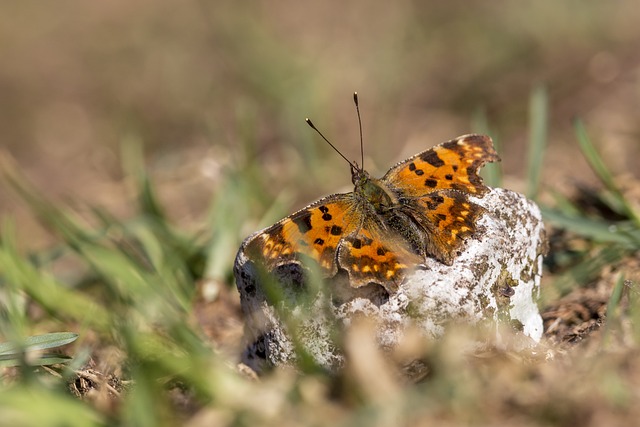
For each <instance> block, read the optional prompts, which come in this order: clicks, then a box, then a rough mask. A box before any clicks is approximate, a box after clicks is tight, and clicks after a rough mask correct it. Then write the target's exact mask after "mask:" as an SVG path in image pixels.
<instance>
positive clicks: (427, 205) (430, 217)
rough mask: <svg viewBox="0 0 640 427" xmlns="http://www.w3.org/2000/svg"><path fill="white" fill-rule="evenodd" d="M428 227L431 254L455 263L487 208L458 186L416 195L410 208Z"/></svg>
mask: <svg viewBox="0 0 640 427" xmlns="http://www.w3.org/2000/svg"><path fill="white" fill-rule="evenodd" d="M410 209H411V210H412V211H413V212H414V215H412V217H413V219H414V221H416V222H417V223H418V224H420V226H421V227H422V228H423V229H424V230H425V233H424V242H425V251H426V255H427V256H431V257H433V258H435V259H437V260H438V261H440V262H442V263H444V264H447V265H451V264H453V260H454V259H455V257H456V256H457V255H458V252H459V251H460V249H461V247H462V245H463V243H464V242H465V240H466V239H467V238H468V237H471V236H473V235H474V234H475V232H476V230H477V225H476V223H477V220H478V218H479V217H480V215H482V214H483V213H484V209H483V208H482V207H480V206H478V205H477V204H475V203H473V202H471V201H469V200H468V198H467V196H466V195H465V194H464V193H461V192H459V191H456V190H440V191H436V192H433V193H431V194H428V195H426V196H424V197H417V198H415V199H414V202H413V204H412V205H411V208H410Z"/></svg>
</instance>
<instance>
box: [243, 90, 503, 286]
mask: <svg viewBox="0 0 640 427" xmlns="http://www.w3.org/2000/svg"><path fill="white" fill-rule="evenodd" d="M355 99H356V107H357V98H355ZM310 125H311V126H312V127H314V126H313V124H311V123H310ZM314 129H315V127H314ZM318 133H320V132H318ZM320 135H321V136H322V134H320ZM323 138H324V136H323ZM325 140H326V138H325ZM327 142H328V141H327ZM329 144H331V143H329ZM332 147H333V145H332ZM334 148H335V147H334ZM343 157H344V156H343ZM499 160H500V158H499V157H498V155H497V153H496V151H495V150H494V148H493V143H492V141H491V138H490V137H488V136H485V135H475V134H473V135H463V136H460V137H458V138H455V139H453V140H451V141H447V142H444V143H442V144H440V145H437V146H435V147H433V148H431V149H429V150H426V151H424V152H422V153H418V154H416V155H414V156H412V157H410V158H408V159H406V160H403V161H401V162H399V163H398V164H396V165H395V166H393V167H391V169H389V170H388V171H387V173H386V174H385V175H384V176H383V177H382V178H380V179H376V178H373V177H371V176H370V175H369V173H368V172H367V171H365V170H364V169H363V168H362V167H360V166H358V164H357V163H355V162H349V163H350V164H351V181H352V183H353V185H354V189H353V192H351V193H343V194H333V195H330V196H327V197H324V198H322V199H320V200H318V201H316V202H314V203H312V204H310V205H309V206H307V207H305V208H303V209H301V210H299V211H297V212H295V213H293V214H291V215H289V216H288V217H286V218H284V219H282V220H280V221H278V222H277V223H275V224H274V225H272V226H270V227H267V228H265V229H264V230H261V231H259V232H257V233H255V234H253V235H252V236H250V237H249V238H247V239H246V240H245V242H244V244H243V247H242V248H241V251H244V253H245V254H246V255H247V257H248V258H249V259H250V260H252V261H253V262H254V263H258V264H259V265H260V266H261V267H262V268H264V269H265V270H266V271H267V272H272V271H274V270H275V269H276V268H278V267H280V266H285V265H288V264H297V265H300V266H302V267H310V264H309V263H315V266H313V268H319V271H320V272H321V273H322V276H323V277H325V278H330V277H333V276H335V275H336V274H337V273H338V271H339V270H345V271H346V272H347V273H348V277H349V283H350V285H351V286H352V287H354V288H359V287H361V286H365V285H367V284H369V283H376V284H379V285H382V286H384V287H385V288H387V289H388V290H393V289H397V287H398V286H399V284H400V283H401V282H402V281H403V280H404V278H405V277H406V275H407V274H408V273H409V272H411V271H412V270H414V269H415V268H416V267H417V266H419V265H421V264H424V263H425V261H426V259H427V258H434V259H436V260H437V261H439V262H441V263H443V264H446V265H452V264H453V263H454V261H455V259H456V257H457V255H458V254H459V252H460V251H461V250H462V248H463V244H464V242H465V241H466V240H467V239H468V238H470V237H472V236H474V235H475V233H476V232H477V230H478V226H477V220H478V218H479V217H480V216H481V215H482V214H483V212H484V209H483V208H482V207H481V206H479V205H478V204H476V203H474V202H473V201H471V200H470V199H469V197H470V196H474V197H482V196H483V195H484V194H485V193H486V192H487V191H489V188H488V187H487V186H485V185H484V184H483V182H482V178H480V176H479V175H478V171H479V169H480V168H481V167H482V166H483V165H484V164H485V163H487V162H494V161H499ZM347 161H348V160H347Z"/></svg>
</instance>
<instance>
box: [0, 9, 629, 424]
mask: <svg viewBox="0 0 640 427" xmlns="http://www.w3.org/2000/svg"><path fill="white" fill-rule="evenodd" d="M636 8H637V5H636V4H635V3H634V2H631V1H621V2H616V3H603V2H597V1H595V0H590V1H582V2H576V1H562V2H554V1H550V0H545V1H540V2H535V3H530V4H522V3H514V2H507V1H497V2H492V3H486V2H480V1H472V2H468V1H465V2H463V1H453V2H451V1H450V2H441V1H433V2H422V3H420V2H412V1H409V0H401V1H399V2H395V3H393V4H388V3H384V2H364V1H362V0H360V1H356V2H350V3H348V4H337V3H336V4H333V3H326V2H325V3H320V2H318V3H311V4H310V3H299V2H293V1H286V2H282V3H278V4H274V3H268V2H259V1H252V2H248V3H237V2H230V1H218V2H207V1H203V0H200V1H194V2H181V3H175V2H169V1H158V2H133V3H132V2H124V1H116V2H106V3H87V2H80V1H77V0H65V1H62V2H56V3H51V4H43V3H37V2H33V1H30V0H27V1H22V2H8V3H4V4H3V5H2V6H0V11H1V12H2V13H0V57H1V58H2V63H0V93H1V94H2V95H1V96H0V148H1V151H0V156H1V157H2V170H3V172H4V178H3V181H2V184H0V185H1V187H0V188H1V190H0V214H1V215H2V223H1V225H2V226H1V228H0V342H5V341H12V342H30V341H29V339H33V337H34V336H38V335H41V334H46V333H49V332H61V331H71V332H75V333H78V334H79V338H78V340H77V341H76V342H74V343H73V344H70V345H68V346H66V347H64V348H63V350H62V351H61V353H60V357H63V356H64V355H65V354H66V355H70V356H72V357H73V360H71V361H70V362H69V363H65V364H60V365H54V366H40V365H47V364H46V363H45V364H42V363H40V364H39V363H36V362H37V361H35V362H34V360H33V359H30V358H29V356H28V354H25V355H24V357H21V358H20V361H21V362H20V364H19V365H18V366H17V367H7V368H0V369H2V370H1V371H0V413H1V414H2V417H1V418H2V420H0V424H6V425H38V426H43V425H76V424H77V425H82V426H87V425H136V426H137V425H153V426H157V425H178V424H180V425H191V426H199V425H205V424H206V425H234V426H239V425H280V426H282V425H329V424H330V425H335V424H338V423H340V424H345V425H360V424H362V425H364V424H366V425H368V426H370V425H402V424H406V425H422V424H424V425H431V424H433V423H440V424H443V423H449V424H498V423H500V424H503V423H512V424H518V425H523V424H526V425H576V424H580V425H594V423H595V422H598V423H600V424H601V423H610V424H612V425H615V424H627V425H628V424H629V423H630V422H633V421H634V420H637V419H638V415H640V414H638V408H640V406H638V405H637V403H638V402H637V394H638V393H637V392H638V387H639V386H640V366H638V360H640V358H638V357H637V352H638V339H640V333H639V329H638V326H637V325H638V322H639V321H640V319H639V318H638V316H639V313H640V311H639V310H638V289H637V281H638V279H639V276H640V273H639V270H638V267H637V253H638V249H639V246H640V243H639V242H640V231H639V228H640V224H639V220H638V218H639V217H640V213H639V210H638V205H637V203H638V202H637V199H636V198H634V196H633V195H634V194H638V193H637V188H638V182H637V178H638V168H637V158H640V144H637V139H638V135H640V132H639V128H638V126H640V125H639V123H638V121H637V114H636V113H637V111H638V110H637V108H638V102H640V101H639V99H640V98H639V97H638V96H637V91H638V87H639V86H638V81H637V64H638V59H639V56H640V49H639V47H640V27H638V26H637V23H636V21H637V20H636V19H635V15H636V13H635V9H636ZM354 90H357V91H358V92H359V96H360V108H361V111H362V114H363V130H364V141H365V156H366V159H365V163H366V164H367V168H368V169H369V171H370V172H371V173H372V174H373V175H382V173H384V171H386V169H387V168H388V167H389V166H390V165H391V164H393V163H394V162H396V161H398V160H401V159H403V158H405V157H406V156H408V155H411V154H414V153H416V152H419V151H422V150H424V149H426V148H428V147H430V146H432V145H434V144H436V143H439V142H442V141H444V140H448V139H451V138H453V137H455V136H458V135H460V134H464V133H469V132H472V131H480V132H486V133H489V134H490V135H491V136H492V137H493V138H494V140H495V141H496V142H497V145H498V146H499V150H500V154H501V157H502V158H503V161H502V164H501V167H502V170H500V169H498V168H487V179H488V180H489V182H491V183H493V184H497V183H500V182H501V183H502V184H501V185H504V186H506V187H507V188H513V189H516V190H518V191H522V192H526V193H527V194H528V196H530V197H532V198H535V199H536V200H537V201H538V202H539V204H540V205H541V207H542V209H543V213H544V215H545V218H546V219H547V220H548V221H549V224H550V225H553V226H554V227H555V229H554V230H555V231H554V234H553V235H552V236H551V237H552V239H551V240H552V242H551V243H552V245H551V255H550V257H549V259H548V260H547V268H548V270H547V271H546V272H545V274H546V275H547V277H545V278H544V284H545V287H544V295H543V297H544V298H543V302H544V304H551V303H553V302H554V301H557V300H558V299H559V298H561V297H563V296H564V295H568V294H570V293H571V292H574V291H576V289H578V290H579V289H584V288H588V287H592V286H593V285H594V283H596V282H605V284H606V285H607V286H608V289H609V294H608V295H611V297H610V298H609V297H607V299H606V315H607V319H608V320H609V319H611V320H612V321H611V322H610V323H609V322H607V326H606V329H605V331H604V332H603V335H604V337H598V336H597V335H596V337H595V338H592V339H591V340H587V344H585V345H583V346H577V347H567V346H565V345H563V344H562V343H560V344H559V343H557V342H555V341H553V340H552V339H550V340H549V341H548V342H546V343H545V344H544V345H543V346H542V347H541V348H539V349H535V351H532V352H531V353H530V354H513V353H510V352H509V351H505V350H503V349H499V348H497V349H491V350H490V351H488V353H487V354H486V355H475V356H469V355H465V354H463V353H462V352H461V351H460V348H461V347H462V344H461V343H462V342H464V341H463V340H464V339H465V337H466V336H467V335H466V333H467V331H460V332H459V333H452V334H451V335H449V336H448V337H446V338H445V339H444V340H442V341H441V342H437V343H425V342H422V341H420V340H418V342H417V344H414V347H413V352H414V353H412V354H413V355H414V356H415V357H416V358H417V359H420V360H423V361H425V362H426V363H427V365H428V366H429V368H430V371H429V374H428V376H427V378H426V379H424V380H423V381H422V382H421V383H420V384H417V385H413V384H406V382H404V381H403V380H402V379H401V376H400V375H399V374H398V375H396V374H397V372H395V371H394V369H395V368H394V365H393V363H391V362H389V361H388V360H385V356H384V355H381V354H377V353H376V352H375V351H373V353H375V354H368V353H367V354H365V353H364V350H363V349H360V350H359V349H358V348H355V349H354V348H353V347H349V346H350V344H349V343H351V342H353V341H352V340H355V339H356V338H357V339H365V340H366V339H367V338H366V337H367V333H368V331H367V330H366V328H362V329H358V328H356V329H355V330H354V331H353V332H351V333H352V334H353V336H346V337H341V342H342V343H344V344H345V348H347V349H349V350H348V359H349V365H348V368H347V369H346V370H345V371H344V372H342V373H340V374H328V373H326V372H323V371H320V370H314V369H311V368H305V369H304V371H305V372H306V373H305V375H300V374H299V373H295V372H291V371H288V370H276V371H274V372H272V373H270V374H269V375H267V376H265V377H262V378H261V379H260V380H259V381H256V380H255V379H252V377H251V376H250V375H248V374H243V373H242V370H238V369H236V368H235V359H233V357H229V356H228V355H227V353H225V349H227V348H228V347H229V346H230V347H233V346H234V345H229V343H228V342H227V341H233V340H237V339H238V337H237V336H230V337H227V338H224V335H216V336H217V337H218V338H217V339H211V337H210V336H209V335H207V334H206V331H205V330H204V329H205V328H204V327H203V326H202V324H199V322H198V320H201V316H203V314H202V313H201V312H198V310H197V307H202V304H201V300H200V298H201V296H200V295H198V286H196V284H198V285H200V284H202V283H213V284H214V285H215V286H214V289H218V291H217V292H220V293H221V296H220V297H219V298H218V300H216V301H218V305H212V306H209V305H206V304H205V305H204V307H205V311H207V310H208V311H207V312H208V314H210V315H212V316H213V317H214V319H215V320H216V322H218V323H216V324H221V325H222V326H219V327H218V329H217V330H216V331H217V332H218V334H221V331H224V330H225V328H227V327H228V324H227V323H225V322H226V321H228V320H229V318H233V316H236V320H237V321H239V320H238V319H237V316H238V315H237V302H235V300H233V297H229V296H227V297H226V298H228V299H224V298H222V296H224V295H232V294H233V292H234V289H233V278H232V273H231V267H232V265H233V258H234V256H235V252H236V250H237V248H238V245H239V243H240V241H241V240H242V239H243V238H244V237H245V236H247V235H248V234H249V233H251V232H252V231H254V230H257V229H258V228H259V227H260V226H263V225H268V224H271V223H272V222H273V221H275V220H277V219H279V218H281V217H282V216H283V215H286V214H287V213H289V212H291V211H292V210H293V209H294V208H296V207H299V206H301V205H303V203H304V202H307V201H309V200H312V199H315V198H318V197H320V196H322V195H325V194H328V193H329V192H331V191H343V190H346V191H348V189H349V185H348V183H349V170H348V168H347V167H346V166H345V165H344V162H342V160H340V159H339V158H338V157H337V156H336V155H335V153H333V152H332V151H331V150H330V149H329V148H328V147H326V145H324V144H323V143H321V142H320V141H319V140H318V138H317V136H316V135H314V134H313V132H311V131H310V130H309V129H308V127H307V126H306V125H305V123H304V118H305V117H307V116H309V117H311V118H313V119H314V123H315V124H317V125H318V127H319V128H320V129H322V131H323V132H324V133H325V134H326V135H327V136H328V137H329V138H330V139H331V140H332V142H334V143H335V144H336V145H337V146H338V147H339V148H340V149H341V150H342V151H343V152H344V153H345V155H346V156H347V157H349V158H354V159H357V158H359V147H358V144H359V138H358V126H357V120H356V114H355V110H354V109H353V105H352V103H351V102H350V97H351V94H352V93H353V91H354ZM575 117H580V118H581V121H574V120H573V119H574V118H575ZM587 129H588V131H587ZM592 141H593V142H592ZM333 171H340V172H339V173H338V172H336V173H334V172H333ZM634 174H635V175H634ZM583 188H586V189H587V190H585V191H583V190H581V189H583ZM578 190H580V191H578ZM576 192H577V193H578V196H577V197H576V194H575V193H576ZM587 195H588V196H589V197H586V196H587ZM69 198H71V199H72V201H69ZM556 232H557V233H556ZM576 240H577V241H578V242H579V244H578V245H577V246H576V245H574V246H571V245H568V244H567V242H569V241H570V242H574V241H576ZM216 286H217V287H216ZM234 304H235V306H234ZM226 305H228V306H231V307H235V310H236V311H235V312H234V311H233V309H228V308H225V306H226ZM234 313H235V314H234ZM358 334H362V336H358ZM363 336H364V338H363ZM29 337H31V338H29ZM221 337H222V338H221ZM605 338H606V339H605ZM25 340H26V341H25ZM545 346H546V347H545ZM356 365H357V368H354V366H356ZM567 367H569V369H567ZM303 368H304V367H303ZM81 380H82V381H81ZM83 381H84V382H83ZM83 384H85V385H84V386H83ZM86 384H88V385H86ZM83 387H85V389H87V390H89V391H88V392H87V393H86V394H83V393H82V392H81V391H82V390H84V389H83ZM78 395H79V396H81V397H80V398H79V397H78Z"/></svg>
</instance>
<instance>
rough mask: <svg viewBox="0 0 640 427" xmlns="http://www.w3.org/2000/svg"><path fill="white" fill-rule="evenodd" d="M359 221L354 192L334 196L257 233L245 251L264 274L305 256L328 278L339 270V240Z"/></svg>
mask: <svg viewBox="0 0 640 427" xmlns="http://www.w3.org/2000/svg"><path fill="white" fill-rule="evenodd" d="M358 218H359V217H358V214H357V212H356V211H355V210H354V201H353V193H347V194H334V195H331V196H328V197H325V198H323V199H320V200H318V201H317V202H315V203H312V204H311V205H309V206H307V207H306V208H304V209H301V210H299V211H298V212H296V213H294V214H292V215H290V216H288V217H286V218H284V219H283V220H281V221H279V222H277V223H276V224H274V225H272V226H271V227H268V228H266V229H264V230H262V231H260V232H258V233H257V234H256V235H254V237H253V238H252V239H251V240H250V241H249V242H248V243H247V245H246V249H245V251H246V252H247V254H248V255H249V257H250V258H251V259H254V260H257V259H259V260H260V261H261V265H263V266H264V267H265V268H266V270H267V271H272V270H273V269H275V268H276V267H278V266H280V265H285V264H290V263H296V262H299V261H300V259H301V258H303V257H307V258H310V259H312V260H314V261H315V262H317V264H318V266H319V268H320V271H321V272H322V273H323V276H325V277H331V276H333V275H335V274H336V272H337V270H338V266H337V264H336V251H337V248H338V244H339V242H340V239H342V238H343V237H344V236H346V235H348V234H350V233H352V232H353V231H354V229H355V228H356V227H357V226H358V224H360V222H359V220H358Z"/></svg>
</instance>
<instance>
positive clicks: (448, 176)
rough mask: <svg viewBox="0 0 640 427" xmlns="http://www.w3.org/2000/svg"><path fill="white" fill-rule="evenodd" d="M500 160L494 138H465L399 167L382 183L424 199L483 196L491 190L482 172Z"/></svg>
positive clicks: (425, 152)
mask: <svg viewBox="0 0 640 427" xmlns="http://www.w3.org/2000/svg"><path fill="white" fill-rule="evenodd" d="M499 159H500V158H499V157H498V155H497V154H496V152H495V150H494V149H493V143H492V142H491V138H489V137H488V136H485V135H465V136H461V137H458V138H456V139H453V140H451V141H448V142H445V143H442V144H440V145H436V146H435V147H433V148H431V149H429V150H427V151H424V152H422V153H419V154H416V155H415V156H412V157H410V158H409V159H407V160H405V161H403V162H400V163H398V164H397V165H395V166H394V167H392V168H391V169H389V171H388V172H387V173H386V174H385V176H384V177H383V178H382V180H383V181H384V182H386V183H388V184H389V185H391V186H392V187H393V188H395V189H397V190H399V192H401V193H402V194H403V195H405V196H422V195H424V194H428V193H431V192H433V191H436V190H443V189H454V190H459V191H462V192H465V193H470V194H478V195H481V194H484V193H485V192H486V191H487V187H485V186H484V185H483V184H482V179H481V178H480V176H479V175H478V170H479V169H480V168H481V167H482V165H484V164H485V163H487V162H493V161H497V160H499Z"/></svg>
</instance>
